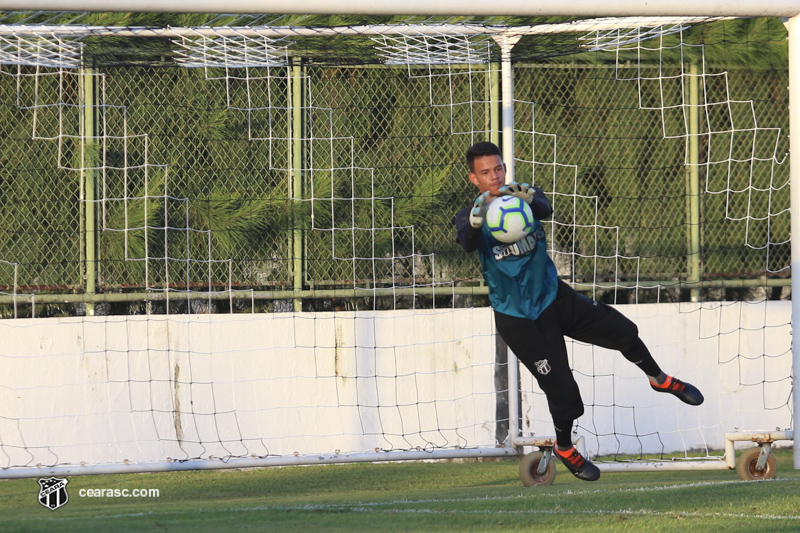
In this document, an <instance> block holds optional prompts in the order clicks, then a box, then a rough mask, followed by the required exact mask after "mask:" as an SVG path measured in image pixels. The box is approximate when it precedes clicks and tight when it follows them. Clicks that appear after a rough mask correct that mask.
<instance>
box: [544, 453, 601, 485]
mask: <svg viewBox="0 0 800 533" xmlns="http://www.w3.org/2000/svg"><path fill="white" fill-rule="evenodd" d="M553 453H554V454H556V456H558V458H559V459H561V462H562V463H564V466H566V467H567V470H569V471H570V472H572V475H573V476H575V477H576V478H578V479H582V480H584V481H597V480H598V479H599V478H600V469H599V468H597V467H596V466H595V465H594V464H592V462H591V461H589V460H588V459H586V458H584V457H583V456H582V455H581V454H580V453H578V450H576V449H575V446H573V447H571V448H570V449H569V450H563V451H562V450H559V449H558V448H553Z"/></svg>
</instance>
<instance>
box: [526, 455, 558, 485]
mask: <svg viewBox="0 0 800 533" xmlns="http://www.w3.org/2000/svg"><path fill="white" fill-rule="evenodd" d="M543 457H544V453H543V452H531V453H529V454H528V455H526V456H525V457H523V458H522V460H521V461H520V462H519V478H520V479H521V480H522V484H523V485H525V486H526V487H538V486H540V485H552V484H553V481H555V479H556V458H555V456H553V455H551V456H550V463H549V464H548V465H547V470H545V471H544V474H539V473H538V472H537V470H538V469H539V463H541V462H542V458H543Z"/></svg>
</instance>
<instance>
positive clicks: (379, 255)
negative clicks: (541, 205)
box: [0, 12, 792, 477]
mask: <svg viewBox="0 0 800 533" xmlns="http://www.w3.org/2000/svg"><path fill="white" fill-rule="evenodd" d="M786 35H787V33H786V29H785V28H784V26H783V25H782V23H781V22H780V20H779V19H776V18H759V19H720V18H716V19H712V18H669V19H668V18H635V19H625V18H618V19H589V20H570V19H566V18H560V19H556V18H548V19H544V18H538V19H537V18H530V17H529V18H523V17H494V18H489V19H486V18H484V19H480V20H479V19H477V18H476V17H460V18H445V17H438V18H437V17H403V18H396V17H395V18H390V17H383V18H381V17H372V18H370V19H357V18H355V17H353V18H346V17H324V16H288V15H284V16H274V15H271V16H268V15H202V14H195V15H165V14H161V15H153V14H151V15H143V14H142V15H136V14H108V13H106V14H98V13H74V12H69V13H66V12H65V13H52V12H48V13H16V12H4V13H0V103H2V107H0V132H1V133H2V135H0V158H2V165H0V183H2V187H1V188H0V310H2V318H3V319H2V320H0V333H1V334H2V338H3V339H4V340H3V342H2V345H0V362H2V366H3V368H4V372H3V373H2V377H0V477H2V476H5V477H14V476H26V475H27V476H35V475H38V474H37V473H41V472H44V471H48V472H62V473H92V472H103V471H120V472H121V471H146V470H169V469H182V468H223V467H230V466H248V465H253V466H258V465H264V466H266V465H277V464H307V463H318V462H336V461H345V462H346V461H381V460H391V459H426V458H431V459H437V458H454V457H492V456H514V455H516V454H517V453H518V450H519V448H520V447H522V446H529V445H534V444H536V443H541V442H548V439H551V435H552V433H553V429H552V421H551V419H550V415H549V412H548V410H547V406H546V403H545V400H544V397H543V395H542V393H541V391H540V390H539V389H538V387H537V386H536V384H535V380H533V378H532V377H531V375H530V373H529V372H528V371H527V370H526V369H525V368H524V367H520V366H519V365H518V364H517V362H516V359H515V358H514V356H513V354H509V353H508V351H507V349H506V348H505V346H503V344H502V342H501V341H500V340H499V339H498V337H497V336H496V334H495V330H494V323H493V315H492V312H491V309H490V308H489V307H488V298H487V288H486V286H485V285H484V283H483V280H482V276H481V273H480V266H479V264H478V262H477V258H476V257H474V256H473V255H469V254H466V253H464V252H463V251H461V250H460V248H459V247H458V245H457V244H456V243H455V235H454V229H453V218H454V215H455V213H456V211H458V210H459V209H460V208H462V207H463V206H465V205H468V204H469V203H471V202H472V200H473V199H474V197H475V195H476V190H474V188H473V186H472V185H471V184H470V183H469V182H468V180H467V179H466V174H467V170H466V166H465V163H464V153H465V151H466V149H467V147H469V146H470V145H471V144H472V143H474V142H477V141H483V140H490V141H494V142H496V143H497V144H501V145H502V147H503V150H504V154H506V158H505V159H506V163H507V165H508V167H509V174H510V175H511V176H513V177H514V178H515V179H516V181H518V182H520V183H521V182H527V183H533V184H536V185H538V186H540V187H542V188H543V189H544V191H545V192H546V194H547V196H548V198H549V199H550V201H551V202H552V204H553V207H554V210H555V213H554V216H553V218H552V220H549V221H546V222H545V229H546V231H547V233H548V246H549V249H550V253H551V256H552V257H553V259H554V261H555V262H556V265H557V266H558V269H559V275H560V277H561V278H562V279H563V280H564V281H566V282H567V283H569V284H571V285H572V286H573V287H574V288H575V289H576V290H578V291H580V292H582V293H584V294H587V295H589V296H591V297H592V298H594V299H596V300H598V301H602V302H605V303H608V304H613V305H615V306H616V307H617V309H619V310H620V311H621V312H622V313H624V314H626V315H628V316H630V317H631V318H632V319H633V320H634V321H635V322H636V323H637V325H638V326H639V329H640V335H641V336H642V338H643V340H644V341H645V343H646V344H647V345H648V346H649V348H650V349H651V351H652V352H653V354H654V357H655V358H656V360H657V361H658V362H659V364H660V365H661V366H662V367H663V368H664V369H665V371H667V372H669V373H671V374H675V375H677V376H679V377H681V378H683V379H686V380H687V381H690V382H692V383H695V384H697V385H698V386H699V387H700V389H701V390H702V391H703V393H704V394H705V397H706V401H705V403H704V404H703V405H702V406H701V407H700V408H688V407H685V406H683V405H682V404H678V403H677V401H676V400H675V399H674V398H672V397H671V396H669V395H656V394H651V393H649V390H650V389H649V386H648V384H647V380H646V378H645V377H644V376H643V375H641V373H640V372H638V370H637V369H636V368H635V367H634V366H633V365H631V364H629V363H628V362H627V361H625V360H624V358H622V357H621V356H620V355H619V354H618V353H612V352H608V351H605V350H602V349H599V348H596V347H592V346H586V345H582V344H580V343H576V342H570V343H569V349H570V362H571V365H572V367H573V369H574V373H575V376H576V379H577V380H578V382H579V385H580V387H581V390H582V394H583V398H584V401H585V403H586V404H587V408H586V414H585V415H584V416H583V417H581V418H580V419H579V420H578V421H577V423H576V427H575V428H574V429H575V433H576V438H578V439H579V440H580V441H581V443H582V445H583V446H584V447H585V449H586V451H587V453H588V454H589V455H590V456H593V457H594V456H603V457H606V458H608V459H610V460H612V461H614V460H616V461H629V460H644V459H648V460H649V459H652V458H656V459H658V460H668V461H671V462H673V463H674V462H679V461H683V460H686V459H696V458H699V459H702V460H706V461H708V462H716V463H719V462H721V461H722V459H723V452H722V450H723V449H724V447H725V444H726V442H725V437H724V435H725V433H726V432H731V431H736V430H753V429H764V428H766V429H775V428H779V429H781V430H784V429H789V428H790V427H791V422H792V409H791V402H792V378H791V368H792V351H791V301H790V298H791V292H790V286H789V283H790V278H789V266H790V246H789V229H790V228H789V226H790V213H789V200H790V197H789V169H788V157H787V153H788V135H787V131H788V116H787V113H786V107H787V102H788V89H787V85H788V70H787V65H788V56H787V46H786ZM665 396H666V397H665ZM43 469H45V470H43Z"/></svg>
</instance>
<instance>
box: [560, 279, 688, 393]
mask: <svg viewBox="0 0 800 533" xmlns="http://www.w3.org/2000/svg"><path fill="white" fill-rule="evenodd" d="M564 286H565V287H566V288H567V290H568V291H569V292H571V293H572V294H571V295H570V296H569V297H567V296H562V293H561V287H559V298H558V299H557V300H556V302H554V305H557V306H561V308H562V312H564V314H565V316H568V317H570V320H569V321H567V322H565V325H564V334H565V335H567V336H569V337H571V338H573V339H575V340H578V341H581V342H586V343H589V344H594V345H596V346H601V347H603V348H607V349H610V350H618V351H619V352H621V353H622V355H623V356H624V357H625V358H626V359H627V360H628V361H630V362H632V363H633V364H635V365H636V366H638V367H639V368H641V369H642V371H643V372H644V373H645V374H646V375H647V377H648V378H649V380H650V385H651V387H652V388H653V390H655V391H658V392H666V393H669V394H672V395H674V396H676V397H677V398H679V399H680V400H681V401H683V402H684V403H687V404H689V405H700V404H701V403H703V394H702V393H701V392H700V391H699V390H698V389H697V387H695V386H694V385H692V384H690V383H686V382H684V381H681V380H679V379H677V378H675V377H672V376H669V375H667V374H666V373H664V372H663V371H662V370H661V368H660V367H659V365H658V363H656V361H655V359H653V356H652V354H651V353H650V350H648V349H647V346H646V345H645V344H644V342H643V341H642V339H641V338H639V328H637V327H636V324H634V323H633V321H631V320H630V319H629V318H627V317H626V316H625V315H623V314H622V313H620V312H619V311H617V310H616V309H614V308H612V307H609V306H607V305H605V304H602V303H600V302H596V301H594V300H592V299H590V298H587V297H586V296H583V295H581V294H578V293H576V292H575V291H573V290H572V289H571V288H569V287H568V286H566V284H565V285H564Z"/></svg>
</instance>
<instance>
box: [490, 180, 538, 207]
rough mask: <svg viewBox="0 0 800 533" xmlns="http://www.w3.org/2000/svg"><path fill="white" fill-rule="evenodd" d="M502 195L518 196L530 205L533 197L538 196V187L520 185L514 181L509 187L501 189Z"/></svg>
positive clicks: (505, 186) (525, 184) (504, 186)
mask: <svg viewBox="0 0 800 533" xmlns="http://www.w3.org/2000/svg"><path fill="white" fill-rule="evenodd" d="M498 192H499V193H500V194H503V195H510V196H516V197H517V198H519V199H520V200H522V201H523V202H525V203H526V204H528V205H530V204H531V202H533V195H534V194H536V187H532V186H530V185H528V184H527V183H523V184H522V185H520V184H519V183H517V182H516V181H512V182H511V183H509V184H507V185H503V186H502V187H500V189H499V191H498Z"/></svg>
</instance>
